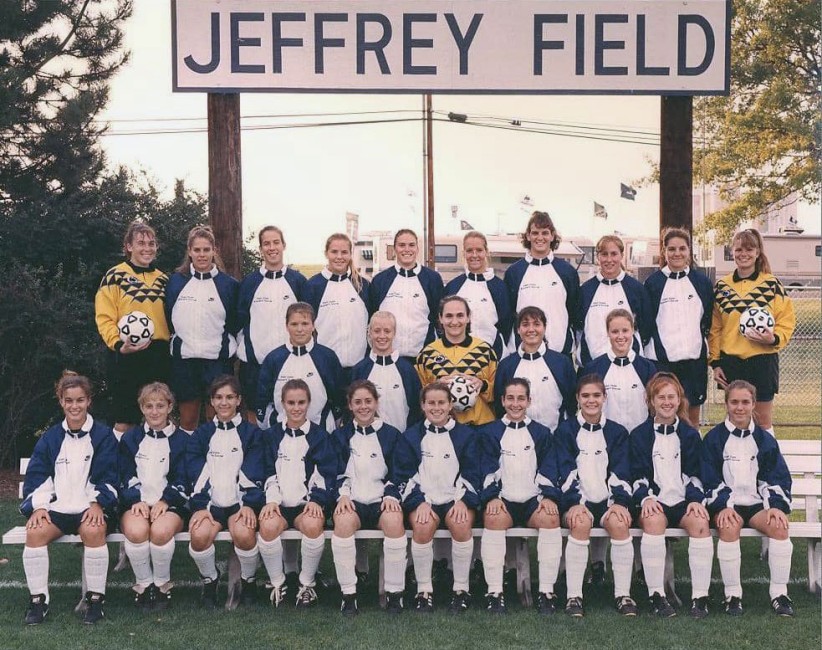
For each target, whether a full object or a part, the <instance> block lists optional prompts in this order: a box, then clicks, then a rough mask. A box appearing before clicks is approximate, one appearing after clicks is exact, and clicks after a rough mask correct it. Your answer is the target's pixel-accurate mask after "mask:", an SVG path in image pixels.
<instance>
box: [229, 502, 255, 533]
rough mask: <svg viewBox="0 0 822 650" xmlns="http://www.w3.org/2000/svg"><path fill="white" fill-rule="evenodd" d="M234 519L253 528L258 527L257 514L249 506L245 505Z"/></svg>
mask: <svg viewBox="0 0 822 650" xmlns="http://www.w3.org/2000/svg"><path fill="white" fill-rule="evenodd" d="M234 521H236V522H237V523H238V524H242V525H243V526H245V527H246V528H251V529H252V530H254V529H256V528H257V515H255V514H254V510H252V509H251V508H249V507H248V506H243V507H242V508H240V509H239V510H238V511H237V514H236V515H234Z"/></svg>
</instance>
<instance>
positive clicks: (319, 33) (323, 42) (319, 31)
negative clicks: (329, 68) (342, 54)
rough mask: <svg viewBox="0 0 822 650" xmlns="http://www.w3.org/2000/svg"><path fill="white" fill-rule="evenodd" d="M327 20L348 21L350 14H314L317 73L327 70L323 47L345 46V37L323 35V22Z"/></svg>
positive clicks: (315, 66)
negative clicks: (326, 36)
mask: <svg viewBox="0 0 822 650" xmlns="http://www.w3.org/2000/svg"><path fill="white" fill-rule="evenodd" d="M325 21H329V22H332V21H333V22H336V23H347V22H348V14H316V15H315V16H314V72H316V73H317V74H322V73H323V72H325V66H324V61H323V48H326V47H345V39H344V38H325V37H324V36H323V23H324V22H325Z"/></svg>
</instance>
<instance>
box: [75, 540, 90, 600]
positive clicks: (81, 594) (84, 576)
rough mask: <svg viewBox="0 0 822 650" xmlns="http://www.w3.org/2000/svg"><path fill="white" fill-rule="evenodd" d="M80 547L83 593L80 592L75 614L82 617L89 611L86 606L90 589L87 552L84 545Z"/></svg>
mask: <svg viewBox="0 0 822 650" xmlns="http://www.w3.org/2000/svg"><path fill="white" fill-rule="evenodd" d="M79 546H80V548H81V549H82V550H81V551H80V552H81V553H82V559H81V560H80V582H81V587H80V588H81V589H82V591H81V592H80V602H79V603H77V604H76V605H75V606H74V613H75V614H80V615H81V616H82V615H83V614H85V613H86V609H88V606H87V605H86V592H87V591H88V587H87V585H86V551H85V549H84V548H83V545H82V544H79Z"/></svg>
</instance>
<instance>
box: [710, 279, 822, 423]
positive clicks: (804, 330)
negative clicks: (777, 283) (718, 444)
mask: <svg viewBox="0 0 822 650" xmlns="http://www.w3.org/2000/svg"><path fill="white" fill-rule="evenodd" d="M788 293H789V295H790V297H791V299H792V300H793V304H794V308H795V310H796V330H795V331H794V334H793V338H792V339H791V342H790V343H789V344H788V347H786V348H785V349H784V350H783V351H782V352H780V353H779V394H778V395H777V396H776V398H775V399H774V425H775V426H796V427H816V428H822V292H820V288H819V287H790V288H789V292H788ZM723 400H724V393H723V392H722V391H721V390H719V389H717V387H716V384H714V383H713V382H709V385H708V400H707V402H706V404H705V406H706V409H705V410H703V419H705V420H707V421H708V422H709V423H715V422H717V421H718V418H721V417H722V404H723Z"/></svg>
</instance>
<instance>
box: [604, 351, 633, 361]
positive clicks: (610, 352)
mask: <svg viewBox="0 0 822 650" xmlns="http://www.w3.org/2000/svg"><path fill="white" fill-rule="evenodd" d="M605 354H607V355H608V359H610V361H611V363H613V362H614V359H616V358H617V355H615V354H614V351H613V350H608V351H607V352H606V353H605ZM625 356H626V357H628V361H629V363H633V362H634V359H636V351H635V350H634V349H633V348H631V349H630V350H628V354H626V355H625Z"/></svg>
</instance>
